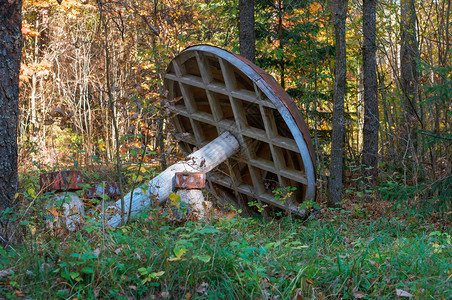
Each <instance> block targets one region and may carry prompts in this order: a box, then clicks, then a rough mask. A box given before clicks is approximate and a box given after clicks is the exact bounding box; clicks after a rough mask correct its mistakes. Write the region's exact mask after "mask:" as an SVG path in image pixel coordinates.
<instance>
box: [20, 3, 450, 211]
mask: <svg viewBox="0 0 452 300" xmlns="http://www.w3.org/2000/svg"><path fill="white" fill-rule="evenodd" d="M345 3H346V2H345ZM238 4H239V3H238V1H224V0H221V1H219V0H212V1H158V0H155V1H100V2H99V1H98V2H94V1H77V0H68V1H62V2H61V3H57V2H53V1H28V0H26V1H24V7H23V29H22V32H23V34H24V37H25V40H24V41H25V47H24V50H23V62H22V68H21V100H20V111H21V120H20V132H19V144H20V159H21V161H20V166H21V168H22V171H24V170H30V166H31V164H34V166H35V167H37V168H39V169H41V170H42V169H46V170H48V169H52V168H56V169H59V168H62V167H63V166H67V165H68V164H75V165H76V166H78V167H82V166H101V165H102V166H108V165H109V164H115V163H116V162H117V161H116V159H117V157H118V155H119V156H120V161H121V164H130V163H133V162H138V161H139V160H140V155H139V153H141V152H140V151H139V150H140V149H146V151H147V152H146V155H145V159H144V163H145V164H150V165H152V164H154V165H162V166H165V165H166V160H167V159H169V158H170V154H174V153H176V152H177V147H175V145H173V141H172V139H171V138H170V132H171V124H169V123H168V121H167V116H166V115H165V112H164V110H162V107H163V106H164V100H165V91H164V90H163V88H162V76H163V75H164V72H165V68H166V66H167V65H168V63H169V61H170V60H171V59H172V58H173V57H174V56H175V55H177V54H178V53H179V52H180V51H181V50H183V49H185V48H186V47H187V46H190V45H194V44H200V43H206V44H212V45H217V46H220V47H223V48H226V49H228V50H231V51H233V52H239V38H238V37H239V23H240V20H239V14H238V11H239V6H238ZM376 5H377V7H376V24H377V26H376V45H377V50H376V73H377V74H376V75H377V85H378V86H377V88H378V90H377V98H378V112H379V113H378V114H379V115H378V120H379V125H380V126H379V127H377V128H378V129H377V130H378V145H379V146H378V165H377V169H378V173H379V176H378V180H377V181H378V184H377V190H378V195H379V198H381V197H383V198H388V197H389V198H390V199H396V198H403V199H404V200H407V199H408V198H410V199H416V200H420V198H419V197H422V199H423V200H422V201H423V202H424V203H423V204H425V205H427V206H429V210H430V209H432V208H433V209H434V210H438V209H440V206H443V208H442V211H447V209H448V208H446V207H449V200H450V184H451V175H450V174H451V155H450V147H451V138H452V137H451V124H452V122H451V110H452V107H451V99H452V96H451V88H452V87H451V35H450V32H451V30H450V25H449V23H450V17H451V8H450V1H446V0H444V1H414V0H406V1H401V2H397V1H378V2H377V4H376ZM254 11H255V13H254V15H255V47H256V50H255V57H256V58H255V60H256V63H257V64H258V65H259V66H260V67H262V68H263V69H264V70H266V71H267V72H269V73H270V74H272V75H273V76H274V77H275V78H277V80H278V81H279V82H280V84H281V85H282V86H283V87H284V88H285V89H286V90H287V92H288V93H289V94H290V95H291V96H292V98H293V99H294V101H295V102H296V103H297V105H298V107H299V108H300V111H301V112H302V113H303V115H304V117H305V120H306V122H307V124H308V126H309V128H310V129H311V136H312V140H313V142H314V145H315V149H316V155H317V157H316V160H317V172H318V181H319V197H320V199H322V198H325V197H326V192H327V190H328V189H327V183H328V177H329V172H330V153H331V132H332V112H333V101H332V99H333V93H334V77H335V76H334V72H335V52H336V46H335V39H334V28H333V22H332V14H331V8H330V4H328V3H327V2H322V1H283V0H281V1H255V8H254ZM401 13H403V14H404V15H401ZM404 16H405V17H404ZM362 30H363V13H362V3H361V2H358V1H349V2H348V9H347V19H346V58H347V63H346V68H347V71H346V80H347V83H346V93H345V98H344V113H345V122H344V123H345V124H344V126H345V136H344V153H345V155H344V158H343V170H344V174H343V179H342V180H343V181H344V182H345V184H346V189H345V194H350V195H353V196H358V197H361V195H363V194H366V190H367V192H370V191H368V189H369V186H368V185H366V184H364V182H365V178H364V177H363V172H362V170H361V156H362V150H363V123H364V117H363V116H364V105H363V103H364V99H363V98H364V93H363V68H362V66H363V61H362V57H363V54H362V50H363V49H364V48H363V40H364V39H363V32H362ZM404 32H405V34H403V33H404ZM407 36H411V40H409V37H408V38H407ZM407 39H408V40H407ZM404 45H410V46H408V50H404V49H406V48H407V47H406V46H404ZM406 52H409V53H408V54H405V53H406ZM106 55H108V59H106ZM407 55H409V62H408V64H411V65H413V66H414V67H413V68H411V69H409V71H408V72H407V71H406V70H407V69H406V68H407V67H405V71H404V70H403V64H405V66H406V65H407V63H403V61H402V59H406V56H407ZM407 90H408V91H407ZM116 133H117V134H118V136H116ZM116 150H119V152H116ZM68 154H69V155H68ZM165 154H166V155H165ZM364 174H365V173H364ZM444 190H446V191H448V193H446V194H447V195H444V196H441V195H442V194H444ZM446 200H447V201H446Z"/></svg>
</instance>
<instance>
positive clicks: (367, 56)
mask: <svg viewBox="0 0 452 300" xmlns="http://www.w3.org/2000/svg"><path fill="white" fill-rule="evenodd" d="M375 5H376V0H364V1H363V36H364V43H363V76H364V127H363V156H362V173H363V177H364V182H365V183H366V185H371V186H372V185H374V184H375V178H376V176H377V174H378V171H377V170H378V169H377V163H378V129H379V126H380V122H379V119H378V98H377V92H378V89H377V86H378V85H377V60H376V51H377V45H376V37H375V32H376V10H375V7H376V6H375Z"/></svg>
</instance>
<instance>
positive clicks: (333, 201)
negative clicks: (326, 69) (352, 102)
mask: <svg viewBox="0 0 452 300" xmlns="http://www.w3.org/2000/svg"><path fill="white" fill-rule="evenodd" d="M347 4H348V1H347V0H333V1H332V2H331V10H332V16H333V23H334V31H335V39H336V66H335V68H336V70H335V81H334V96H333V132H332V138H331V166H330V189H329V205H332V206H335V205H337V204H338V203H339V202H340V201H341V197H342V161H343V157H344V133H345V119H344V99H345V87H346V73H347V66H346V52H345V51H346V45H345V20H346V17H347Z"/></svg>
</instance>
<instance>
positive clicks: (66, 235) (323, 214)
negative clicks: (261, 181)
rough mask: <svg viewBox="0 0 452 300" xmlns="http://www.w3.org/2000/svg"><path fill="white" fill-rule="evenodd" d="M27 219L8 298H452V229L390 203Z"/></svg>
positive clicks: (5, 259) (3, 271)
mask: <svg viewBox="0 0 452 300" xmlns="http://www.w3.org/2000/svg"><path fill="white" fill-rule="evenodd" d="M18 217H19V218H20V222H21V223H20V224H21V225H20V226H21V228H22V229H23V230H22V231H23V232H24V238H23V242H22V244H20V245H18V246H12V247H8V248H6V249H2V248H0V256H1V261H0V299H1V298H2V297H3V298H7V299H21V298H24V299H95V298H97V299H99V298H101V299H297V300H301V299H355V298H357V299H397V298H412V299H452V238H451V234H452V232H451V226H450V225H451V224H450V223H447V222H445V221H444V220H441V219H439V218H438V217H435V216H432V217H429V218H425V217H422V216H421V215H418V214H410V213H402V212H401V211H400V210H398V209H397V208H396V207H395V206H394V205H393V203H388V202H383V201H379V202H374V203H360V202H358V201H356V200H352V199H348V200H346V201H345V202H344V203H343V205H342V208H340V209H330V208H327V207H326V206H325V205H324V204H323V203H320V210H319V211H318V212H317V213H315V214H312V215H311V216H310V217H309V218H308V219H307V220H304V221H302V220H297V219H291V218H289V217H280V218H278V219H264V218H262V217H259V216H255V217H242V216H239V215H236V214H235V213H234V212H229V213H224V212H221V211H219V210H216V211H214V212H213V213H211V214H210V216H209V217H207V218H206V220H203V221H201V222H192V221H187V222H184V223H177V222H174V221H171V220H169V218H168V217H167V211H165V210H164V209H151V210H149V211H147V212H143V213H142V214H141V215H140V216H139V218H138V220H137V221H135V222H133V223H131V224H129V225H126V226H122V227H120V228H116V229H112V228H107V229H106V230H105V231H103V230H102V225H101V223H100V222H99V221H97V220H96V219H95V218H86V220H85V224H84V226H83V228H81V229H80V230H79V231H77V232H72V233H70V232H67V231H60V232H56V231H54V230H49V229H46V227H45V225H44V223H43V222H42V221H41V222H39V221H38V220H39V218H38V217H36V215H35V217H30V214H29V213H28V214H26V215H19V216H18Z"/></svg>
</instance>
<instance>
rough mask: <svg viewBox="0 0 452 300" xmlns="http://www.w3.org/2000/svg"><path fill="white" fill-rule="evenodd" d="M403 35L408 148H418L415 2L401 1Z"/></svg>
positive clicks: (402, 72) (402, 86) (402, 75)
mask: <svg viewBox="0 0 452 300" xmlns="http://www.w3.org/2000/svg"><path fill="white" fill-rule="evenodd" d="M400 4H401V22H400V27H401V28H400V31H401V33H402V37H401V45H400V89H401V91H402V102H403V107H404V110H405V122H406V135H405V136H404V138H405V139H406V146H409V145H413V146H414V147H415V148H416V147H417V134H416V128H417V123H418V121H419V116H418V113H417V102H418V100H417V89H418V81H417V78H418V75H417V70H416V65H417V64H416V59H417V58H419V50H418V42H417V37H416V9H415V6H414V0H402V1H401V3H400Z"/></svg>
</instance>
